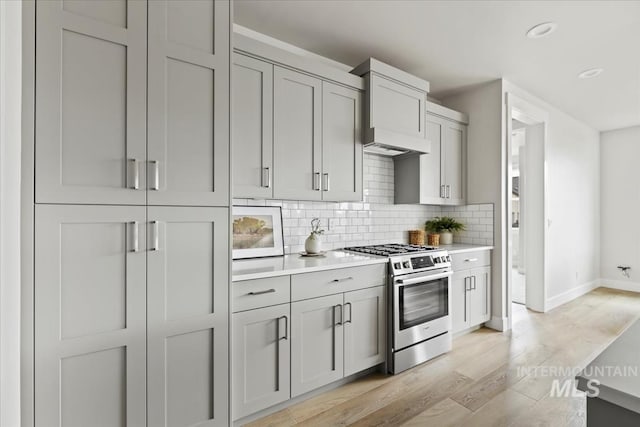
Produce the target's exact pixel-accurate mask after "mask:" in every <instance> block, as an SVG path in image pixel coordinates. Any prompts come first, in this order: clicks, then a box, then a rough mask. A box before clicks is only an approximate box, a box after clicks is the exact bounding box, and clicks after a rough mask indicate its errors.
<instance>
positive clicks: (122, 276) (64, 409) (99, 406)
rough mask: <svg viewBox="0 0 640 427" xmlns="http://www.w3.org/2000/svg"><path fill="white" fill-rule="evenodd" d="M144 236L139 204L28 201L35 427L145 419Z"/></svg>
mask: <svg viewBox="0 0 640 427" xmlns="http://www.w3.org/2000/svg"><path fill="white" fill-rule="evenodd" d="M145 242H146V239H145V207H144V206H88V205H85V206H82V205H37V206H36V208H35V288H34V292H35V296H36V298H35V307H34V313H35V317H34V327H35V336H34V345H35V377H34V378H35V384H34V387H35V396H34V398H35V407H34V411H35V420H36V425H38V426H58V427H60V426H62V425H64V426H91V425H109V426H125V425H126V426H138V427H143V426H146V425H147V422H146V387H145V384H146V360H145V359H146V350H147V349H146V346H145V340H144V338H143V337H144V336H145V333H146V299H145V292H146V290H145V288H146V271H145V270H146V261H145V259H146V255H145V254H146V253H145V249H146V243H145Z"/></svg>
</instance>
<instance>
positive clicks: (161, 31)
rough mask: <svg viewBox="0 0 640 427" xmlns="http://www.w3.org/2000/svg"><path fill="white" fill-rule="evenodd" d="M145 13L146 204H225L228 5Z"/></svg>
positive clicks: (151, 5)
mask: <svg viewBox="0 0 640 427" xmlns="http://www.w3.org/2000/svg"><path fill="white" fill-rule="evenodd" d="M148 13H149V41H148V58H149V59H148V86H149V107H148V119H147V120H148V133H149V135H148V139H149V144H148V150H149V154H148V168H147V169H148V183H149V184H148V186H149V192H148V203H149V204H150V205H185V206H228V205H229V158H230V157H229V92H230V90H229V13H230V11H229V2H228V1H216V0H201V1H149V2H148Z"/></svg>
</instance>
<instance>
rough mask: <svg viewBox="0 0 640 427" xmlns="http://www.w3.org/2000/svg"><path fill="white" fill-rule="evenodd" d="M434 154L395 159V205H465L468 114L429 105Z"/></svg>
mask: <svg viewBox="0 0 640 427" xmlns="http://www.w3.org/2000/svg"><path fill="white" fill-rule="evenodd" d="M427 107H428V111H427V115H426V129H427V137H428V138H429V140H430V142H431V152H430V153H429V154H423V155H419V156H418V155H405V156H398V157H395V158H394V166H395V202H396V203H420V204H428V205H462V204H464V203H465V181H466V167H467V158H466V152H467V123H468V119H467V116H466V114H463V113H459V112H457V111H454V110H450V109H448V108H445V107H442V106H440V105H437V104H433V103H430V102H428V103H427Z"/></svg>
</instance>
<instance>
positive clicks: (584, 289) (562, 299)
mask: <svg viewBox="0 0 640 427" xmlns="http://www.w3.org/2000/svg"><path fill="white" fill-rule="evenodd" d="M600 284H601V281H600V280H594V281H592V282H587V283H584V284H582V285H578V286H576V287H575V288H572V289H569V290H568V291H564V292H563V293H561V294H560V295H556V296H554V297H551V298H547V302H546V304H545V312H546V311H549V310H553V309H554V308H556V307H559V306H561V305H562V304H566V303H568V302H569V301H572V300H574V299H576V298H578V297H581V296H582V295H584V294H586V293H588V292H591V291H592V290H594V289H595V288H597V287H598V286H601V285H600ZM638 289H640V288H638Z"/></svg>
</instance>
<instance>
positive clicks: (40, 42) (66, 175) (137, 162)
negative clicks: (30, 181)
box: [35, 1, 147, 204]
mask: <svg viewBox="0 0 640 427" xmlns="http://www.w3.org/2000/svg"><path fill="white" fill-rule="evenodd" d="M100 4H101V6H100V7H94V6H93V3H92V2H81V1H73V2H63V1H41V2H38V8H37V18H36V19H37V23H38V31H37V32H36V46H37V52H36V103H35V105H36V117H37V120H36V129H35V141H36V149H35V156H36V159H35V162H36V165H37V167H38V168H37V172H36V176H35V178H36V202H39V203H87V204H89V203H91V204H96V203H107V204H144V203H145V200H146V196H145V191H144V189H145V188H146V180H145V172H144V171H145V160H146V157H147V156H146V145H147V142H146V96H147V94H146V86H147V70H146V68H147V52H146V51H147V35H146V34H147V4H146V2H140V1H129V2H126V1H119V2H116V1H113V2H101V3H100Z"/></svg>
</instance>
